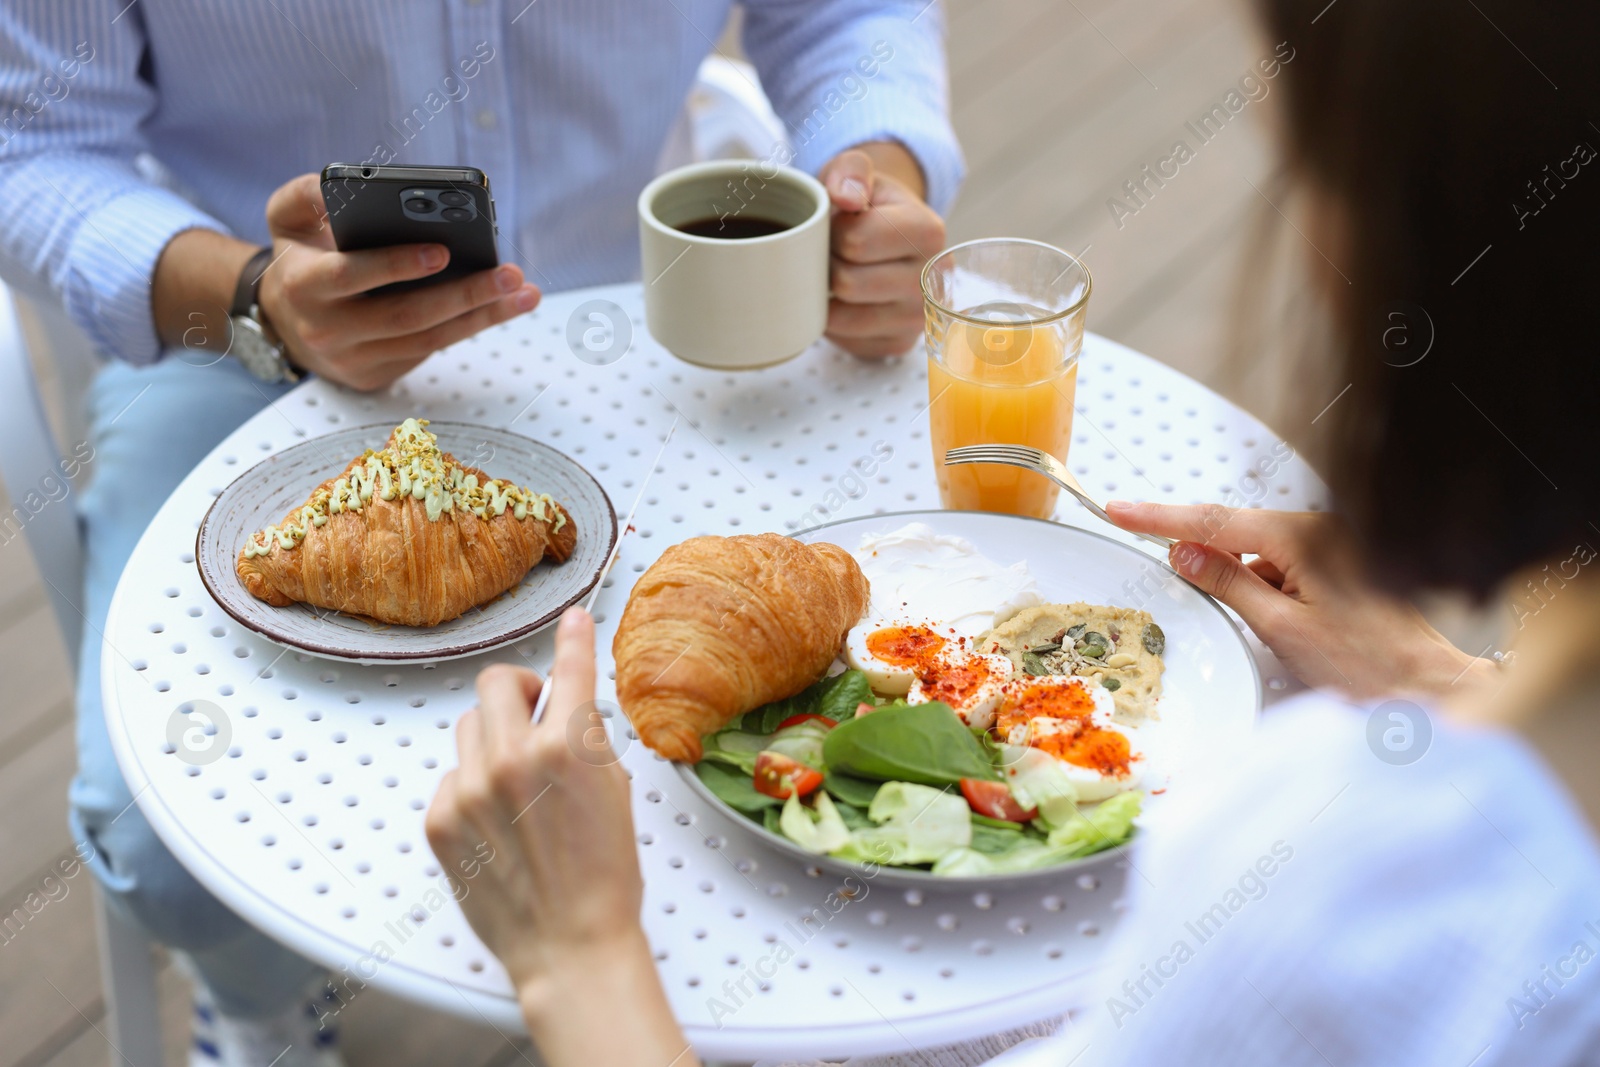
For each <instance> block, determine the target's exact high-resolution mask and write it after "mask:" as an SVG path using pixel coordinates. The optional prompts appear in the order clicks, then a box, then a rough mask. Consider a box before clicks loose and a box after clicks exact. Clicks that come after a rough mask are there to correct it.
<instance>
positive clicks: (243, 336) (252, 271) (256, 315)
mask: <svg viewBox="0 0 1600 1067" xmlns="http://www.w3.org/2000/svg"><path fill="white" fill-rule="evenodd" d="M271 262H272V249H271V248H270V247H268V248H263V249H261V250H260V251H259V252H257V253H256V254H255V255H253V256H251V257H250V262H248V263H246V264H245V265H244V270H243V271H241V272H240V273H239V283H238V285H236V286H235V287H234V290H233V306H232V307H231V308H229V309H228V316H229V318H230V319H231V320H232V322H233V343H232V344H231V345H229V347H228V352H229V354H230V355H232V356H233V358H234V359H237V360H238V361H239V362H240V363H241V364H242V365H243V366H244V369H245V370H247V371H249V372H250V373H251V374H253V375H255V376H256V377H257V378H260V379H261V380H262V381H264V382H289V383H291V384H292V383H294V382H298V381H299V380H300V371H299V370H297V369H296V368H295V365H294V364H293V363H291V362H290V361H289V353H288V350H287V349H285V348H284V345H283V342H282V341H281V340H279V339H278V335H277V334H276V333H274V332H273V330H272V327H271V325H270V324H268V322H267V320H266V317H265V316H264V315H262V313H261V304H260V296H259V294H260V292H261V278H262V275H264V274H265V273H266V272H267V266H268V264H270V263H271Z"/></svg>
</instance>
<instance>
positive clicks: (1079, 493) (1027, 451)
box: [944, 445, 1176, 548]
mask: <svg viewBox="0 0 1600 1067" xmlns="http://www.w3.org/2000/svg"><path fill="white" fill-rule="evenodd" d="M944 462H945V466H947V467H954V466H958V465H960V464H962V463H1003V464H1006V465H1007V466H1011V467H1022V468H1024V469H1026V470H1030V471H1036V472H1038V473H1039V474H1042V475H1044V476H1045V477H1046V478H1049V479H1050V480H1051V481H1052V482H1055V483H1056V484H1057V485H1059V486H1061V488H1063V489H1065V490H1066V491H1067V492H1069V493H1071V494H1072V495H1073V496H1074V497H1076V498H1077V499H1078V503H1080V504H1082V505H1083V506H1084V507H1086V508H1088V509H1089V511H1091V512H1092V513H1093V514H1094V515H1096V516H1097V517H1099V518H1100V519H1102V520H1104V521H1105V522H1107V523H1110V524H1111V525H1112V526H1117V524H1116V523H1114V522H1111V516H1109V515H1107V514H1106V509H1105V508H1103V507H1101V506H1100V505H1099V504H1097V503H1095V502H1094V500H1093V499H1092V498H1090V496H1089V494H1088V493H1085V492H1084V491H1083V486H1081V485H1079V484H1078V479H1077V478H1075V477H1073V474H1072V472H1071V471H1070V470H1068V469H1067V465H1066V464H1065V463H1062V462H1061V461H1060V460H1058V459H1056V457H1054V456H1052V455H1051V454H1050V453H1048V452H1045V451H1042V450H1040V449H1037V448H1030V447H1029V446H1027V445H964V446H962V447H961V448H952V449H950V450H949V451H948V452H946V453H945V454H944ZM1117 529H1119V530H1121V529H1122V527H1120V526H1117ZM1123 532H1124V533H1131V534H1133V535H1134V536H1135V537H1141V538H1143V539H1144V540H1146V541H1149V542H1150V543H1151V544H1153V545H1160V546H1161V547H1162V548H1171V547H1172V546H1173V545H1174V544H1175V543H1176V542H1174V541H1172V540H1170V539H1168V538H1165V537H1161V536H1159V535H1157V534H1144V533H1139V532H1138V531H1137V530H1123Z"/></svg>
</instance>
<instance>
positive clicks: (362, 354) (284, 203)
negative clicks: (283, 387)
mask: <svg viewBox="0 0 1600 1067" xmlns="http://www.w3.org/2000/svg"><path fill="white" fill-rule="evenodd" d="M267 228H268V229H269V230H270V231H271V232H272V254H273V258H272V263H271V265H270V266H269V267H268V268H267V271H266V273H265V274H264V275H263V276H262V278H261V293H260V300H261V310H262V313H263V314H264V315H265V316H266V319H267V322H268V323H270V324H271V326H272V329H273V330H274V332H276V333H277V334H278V336H279V338H280V339H282V341H283V343H284V345H285V346H286V347H287V348H288V350H289V356H290V358H291V359H292V360H293V361H294V362H295V364H296V365H297V366H299V367H301V368H303V369H304V370H308V371H311V372H312V373H313V374H318V375H320V376H322V377H324V378H327V379H329V380H331V381H335V382H338V383H340V384H341V385H348V386H350V387H351V388H353V389H362V390H371V389H382V388H383V387H384V386H387V385H389V384H390V383H391V382H393V381H394V380H395V379H396V378H399V377H400V376H401V375H402V374H405V373H406V372H407V371H409V370H410V369H411V368H412V367H415V366H416V365H417V364H418V363H421V362H422V361H423V360H425V359H427V358H428V357H429V356H430V355H432V354H433V353H435V352H437V351H439V349H441V348H445V347H447V346H449V345H453V344H455V343H456V342H457V341H461V340H465V339H466V338H468V337H471V336H472V335H473V334H475V333H478V332H479V331H480V330H484V329H487V328H488V327H490V326H494V325H496V324H498V323H501V322H504V321H506V320H507V319H509V318H512V317H514V316H517V315H520V314H522V313H523V312H526V311H532V310H533V309H534V308H535V307H536V306H537V305H538V303H539V290H538V289H537V288H535V287H534V286H532V285H529V284H526V283H525V282H524V281H523V277H522V270H521V268H519V267H516V266H513V265H511V264H509V263H503V264H501V265H500V266H498V267H496V268H494V269H493V270H486V271H479V272H478V273H477V274H473V275H470V276H469V277H466V278H460V279H457V280H456V281H451V282H443V283H441V284H439V285H434V286H429V287H427V288H425V289H418V290H415V291H413V292H408V293H398V294H390V295H387V296H367V295H365V294H366V292H367V291H368V290H369V289H376V288H378V287H379V286H382V285H387V284H389V283H390V282H401V281H411V280H412V279H415V278H426V277H427V276H429V275H430V274H437V273H438V272H439V271H441V270H443V269H444V267H445V264H447V263H448V262H449V261H450V255H449V251H448V250H447V249H446V248H445V247H444V245H435V244H421V245H394V246H393V247H390V248H373V249H368V250H366V251H363V252H340V251H338V250H337V249H336V248H335V247H334V244H333V233H332V231H331V230H330V229H329V227H328V214H327V208H326V206H325V204H324V201H323V198H322V187H321V185H320V183H319V179H318V177H317V175H315V174H303V175H301V176H300V177H298V178H295V179H294V180H292V181H290V182H287V183H285V184H284V185H282V186H280V187H279V188H278V190H277V191H276V192H274V193H273V194H272V198H271V199H270V200H268V201H267Z"/></svg>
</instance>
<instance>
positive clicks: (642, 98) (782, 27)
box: [0, 0, 962, 363]
mask: <svg viewBox="0 0 1600 1067" xmlns="http://www.w3.org/2000/svg"><path fill="white" fill-rule="evenodd" d="M745 6H746V18H745V28H744V44H745V48H746V51H747V52H748V53H749V55H750V56H751V58H752V60H753V61H754V63H755V64H756V67H757V69H758V70H759V72H760V74H761V78H762V83H763V87H764V89H765V90H766V92H767V95H768V96H769V97H770V98H771V100H772V103H773V107H774V109H775V110H776V112H777V114H778V115H779V117H780V118H781V119H782V120H783V121H784V123H785V125H786V126H787V128H788V133H789V139H790V141H791V142H793V144H794V147H795V152H794V158H793V163H794V165H795V166H798V167H802V168H804V169H807V170H811V171H815V170H817V169H818V168H820V167H821V166H822V165H823V164H825V163H826V162H827V161H828V160H829V159H831V158H832V157H833V156H834V155H836V154H838V153H839V152H840V151H842V150H844V149H845V148H848V147H850V146H851V145H855V144H859V143H861V142H863V141H869V140H897V141H900V142H901V143H903V144H904V145H906V146H907V148H909V149H910V150H911V152H912V153H913V154H914V155H915V156H916V157H917V159H918V161H919V162H920V163H921V164H922V168H923V170H924V172H925V174H926V176H927V182H928V192H929V201H930V202H931V203H932V204H933V206H934V207H935V208H937V209H939V210H944V209H945V208H947V207H948V205H949V203H950V201H951V199H952V198H953V197H954V196H955V192H956V188H957V186H958V185H959V182H960V179H961V175H962V162H961V157H960V151H959V149H958V148H957V146H956V142H955V137H954V134H953V133H952V131H951V129H950V125H949V121H948V85H947V76H946V71H945V62H944V54H943V45H944V39H943V35H944V24H943V20H942V15H941V12H940V9H939V6H938V4H937V2H936V0H933V2H930V0H746V4H745ZM729 7H730V0H631V2H630V0H531V2H530V0H442V2H441V0H131V2H130V0H6V2H5V4H4V6H3V7H0V276H3V277H5V278H6V279H7V280H8V281H10V282H12V283H13V284H18V285H22V286H25V287H26V288H29V289H31V290H33V291H38V290H39V289H40V287H41V283H44V284H45V285H47V286H48V288H49V289H50V290H51V291H52V292H53V293H54V294H55V296H56V298H57V299H59V300H60V301H61V302H62V303H63V304H64V305H65V307H66V309H67V312H68V313H69V315H71V317H72V318H73V320H74V321H76V322H77V323H78V324H79V325H80V326H82V327H83V328H84V329H85V331H86V332H87V333H88V334H89V336H90V337H91V338H92V339H93V340H94V342H95V343H96V344H97V345H98V346H99V347H100V348H101V349H102V350H103V351H105V352H107V353H110V354H112V355H116V356H119V357H121V358H123V359H127V360H130V361H133V362H136V363H144V362H149V361H152V360H154V359H156V358H157V357H158V355H159V353H160V345H159V343H158V341H157V338H156V333H155V327H154V323H153V321H152V317H151V311H150V289H149V284H150V278H151V275H152V273H153V271H154V268H155V263H156V260H157V258H158V257H159V255H160V253H161V250H162V249H163V248H164V247H165V246H166V244H167V242H168V241H169V240H171V238H172V237H173V236H174V235H176V234H177V233H179V232H181V231H183V230H186V229H191V228H194V227H206V228H211V229H216V230H221V231H223V232H229V233H234V234H237V235H239V236H241V237H244V238H247V239H249V240H253V241H258V242H261V243H266V241H267V231H266V220H265V216H264V211H265V206H266V202H267V198H268V196H269V195H270V194H271V193H272V191H273V190H274V189H276V188H277V187H278V186H279V185H281V184H282V183H283V182H285V181H287V180H288V179H290V178H292V177H294V176H295V175H297V174H303V173H305V172H308V171H316V170H320V169H321V168H322V167H323V166H325V165H326V164H328V163H333V162H350V163H361V162H376V163H386V162H398V163H428V164H445V165H466V166H474V167H478V168H480V169H482V170H483V171H484V172H486V173H487V174H488V175H489V179H490V182H491V183H492V184H493V187H494V193H495V200H496V203H497V206H498V208H499V217H500V232H501V253H502V256H503V258H505V259H507V260H509V261H512V262H516V263H519V264H521V265H522V266H523V267H524V269H525V270H527V271H528V273H529V276H530V278H531V280H533V281H536V282H538V283H539V284H540V285H541V286H543V287H544V288H546V289H565V288H571V287H574V286H581V285H592V284H599V283H602V282H613V281H620V280H625V279H627V278H630V277H634V276H636V275H637V272H638V252H637V244H638V232H637V222H636V219H635V215H634V200H635V198H636V197H637V195H638V192H639V190H640V189H641V188H642V187H643V186H644V184H645V183H646V182H647V181H648V180H649V179H650V177H651V176H652V175H653V173H654V169H655V164H656V160H657V157H658V155H659V153H660V150H661V147H662V144H663V141H664V140H665V137H666V134H667V132H668V130H669V128H670V127H671V125H672V123H673V120H674V119H675V118H676V117H677V115H678V113H679V110H680V108H681V107H682V104H683V100H684V97H685V94H686V93H687V91H688V89H689V86H690V85H691V84H692V83H693V80H694V76H695V72H696V70H697V69H698V66H699V64H700V61H701V60H702V59H703V58H704V57H705V56H706V55H707V54H709V52H710V51H711V48H712V42H713V41H714V40H715V39H716V37H717V36H718V34H719V33H720V32H721V30H722V27H723V25H724V24H725V22H726V20H727V17H728V13H729ZM779 160H780V161H781V160H782V157H779Z"/></svg>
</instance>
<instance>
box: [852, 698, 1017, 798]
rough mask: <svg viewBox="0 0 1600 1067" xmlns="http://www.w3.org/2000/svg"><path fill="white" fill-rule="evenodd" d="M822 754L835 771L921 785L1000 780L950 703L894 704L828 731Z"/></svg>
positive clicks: (992, 765) (986, 756)
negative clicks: (979, 779) (969, 779)
mask: <svg viewBox="0 0 1600 1067" xmlns="http://www.w3.org/2000/svg"><path fill="white" fill-rule="evenodd" d="M822 757H823V759H824V760H826V761H827V764H828V767H829V769H831V770H833V771H834V772H835V773H837V774H849V775H854V776H855V777H857V778H872V779H876V780H878V781H885V782H887V781H896V782H912V783H916V784H919V785H959V784H960V782H961V779H963V778H985V779H989V780H998V779H999V778H1000V775H999V772H997V771H996V770H995V769H994V764H992V763H991V762H990V761H989V757H988V755H987V754H986V753H985V752H984V750H983V746H982V745H980V744H979V743H978V740H977V738H975V737H973V736H972V734H971V733H970V732H969V731H968V730H967V727H966V725H965V724H964V723H963V722H962V721H961V720H960V718H958V717H957V716H956V713H955V712H953V711H951V710H950V708H949V707H948V706H947V705H945V704H941V703H939V702H937V701H931V702H929V703H927V704H890V705H887V706H885V707H881V708H879V709H878V710H877V711H874V712H873V713H872V714H870V715H863V716H861V717H860V718H858V719H850V720H848V721H847V722H842V723H840V724H839V725H838V726H836V727H834V728H833V729H832V730H830V731H829V732H828V738H827V740H826V741H824V742H823V743H822Z"/></svg>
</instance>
